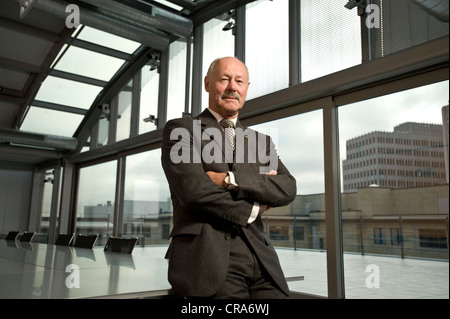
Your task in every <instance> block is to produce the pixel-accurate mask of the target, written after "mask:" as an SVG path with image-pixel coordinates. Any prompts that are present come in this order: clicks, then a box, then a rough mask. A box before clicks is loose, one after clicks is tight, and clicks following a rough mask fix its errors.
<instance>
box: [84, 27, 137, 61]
mask: <svg viewBox="0 0 450 319" xmlns="http://www.w3.org/2000/svg"><path fill="white" fill-rule="evenodd" d="M77 38H78V39H80V40H84V41H88V42H92V43H95V44H98V45H102V46H104V47H107V48H111V49H114V50H118V51H122V52H126V53H129V54H131V53H133V52H134V51H136V49H137V48H139V47H140V46H141V44H140V43H138V42H135V41H132V40H128V39H124V38H122V37H119V36H116V35H114V34H110V33H107V32H104V31H100V30H97V29H94V28H91V27H87V26H85V27H84V28H83V30H82V31H81V32H80V34H79V35H78V36H77Z"/></svg>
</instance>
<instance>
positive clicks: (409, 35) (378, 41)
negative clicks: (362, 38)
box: [371, 0, 448, 58]
mask: <svg viewBox="0 0 450 319" xmlns="http://www.w3.org/2000/svg"><path fill="white" fill-rule="evenodd" d="M380 2H381V6H380V17H381V24H380V26H381V27H380V28H372V29H371V31H372V33H373V34H374V36H373V37H372V39H373V44H372V51H373V52H372V53H373V55H374V57H375V58H379V57H383V56H386V55H389V54H392V53H395V52H399V51H401V50H405V49H408V48H411V47H414V46H417V45H420V44H423V43H426V42H429V41H432V40H436V39H438V38H441V37H444V36H448V21H445V22H444V21H442V19H439V17H438V16H433V14H432V13H431V12H430V11H431V10H430V9H427V8H425V7H426V6H427V4H426V3H424V2H423V4H421V1H408V0H397V1H385V0H382V1H380ZM434 9H435V8H433V9H432V10H434ZM437 11H439V9H437ZM447 20H448V16H447ZM412 21H414V22H413V23H412Z"/></svg>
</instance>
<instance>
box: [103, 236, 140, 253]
mask: <svg viewBox="0 0 450 319" xmlns="http://www.w3.org/2000/svg"><path fill="white" fill-rule="evenodd" d="M137 240H138V239H137V238H119V237H113V236H111V237H109V239H108V242H107V243H106V245H105V248H104V249H103V250H104V251H108V252H113V253H122V254H131V253H132V252H133V249H134V246H135V245H136V242H137Z"/></svg>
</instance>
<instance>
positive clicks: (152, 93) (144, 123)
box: [139, 66, 159, 134]
mask: <svg viewBox="0 0 450 319" xmlns="http://www.w3.org/2000/svg"><path fill="white" fill-rule="evenodd" d="M158 97H159V73H158V72H157V71H156V70H152V71H150V68H149V67H148V66H146V67H144V68H142V69H141V99H140V101H141V102H140V108H139V134H142V133H147V132H150V131H153V130H155V129H156V127H157V126H156V122H155V121H154V120H152V121H150V117H153V118H154V119H156V118H157V117H158Z"/></svg>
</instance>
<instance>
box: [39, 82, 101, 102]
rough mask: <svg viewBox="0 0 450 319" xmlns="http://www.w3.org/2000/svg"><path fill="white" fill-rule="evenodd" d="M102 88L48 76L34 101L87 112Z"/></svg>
mask: <svg viewBox="0 0 450 319" xmlns="http://www.w3.org/2000/svg"><path fill="white" fill-rule="evenodd" d="M102 89H103V88H102V87H100V86H95V85H90V84H85V83H80V82H75V81H71V80H66V79H61V78H57V77H54V76H48V77H47V79H46V80H45V81H44V82H43V83H42V86H41V88H40V90H39V92H38V94H37V95H36V100H39V101H46V102H51V103H56V104H61V105H66V106H73V107H78V108H81V109H84V110H87V109H89V108H90V107H91V104H92V102H93V101H94V99H95V98H96V97H97V95H98V94H99V93H100V91H101V90H102Z"/></svg>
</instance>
